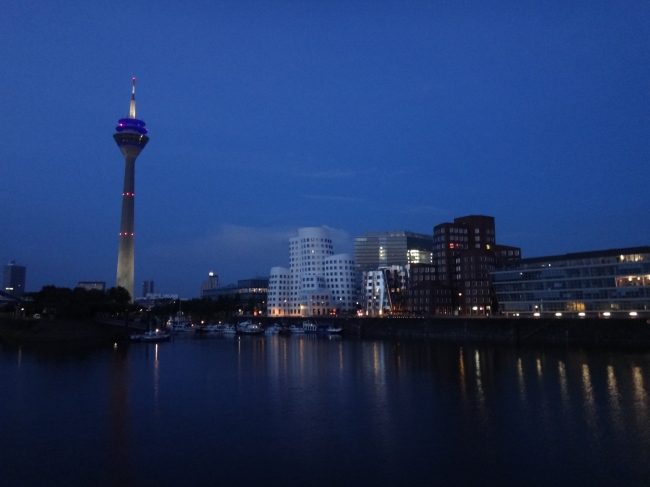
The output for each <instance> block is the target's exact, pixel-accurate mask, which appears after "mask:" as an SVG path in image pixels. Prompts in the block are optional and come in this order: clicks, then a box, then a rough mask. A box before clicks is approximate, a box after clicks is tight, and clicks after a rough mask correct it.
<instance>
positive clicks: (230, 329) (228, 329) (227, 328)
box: [223, 324, 237, 335]
mask: <svg viewBox="0 0 650 487" xmlns="http://www.w3.org/2000/svg"><path fill="white" fill-rule="evenodd" d="M223 334H224V335H236V334H237V328H235V325H228V324H225V325H223Z"/></svg>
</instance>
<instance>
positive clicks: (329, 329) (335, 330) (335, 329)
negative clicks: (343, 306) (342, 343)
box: [325, 325, 343, 335]
mask: <svg viewBox="0 0 650 487" xmlns="http://www.w3.org/2000/svg"><path fill="white" fill-rule="evenodd" d="M342 331H343V328H341V327H340V326H334V325H330V326H328V327H327V328H326V329H325V332H326V333H329V334H330V335H336V334H338V333H341V332H342Z"/></svg>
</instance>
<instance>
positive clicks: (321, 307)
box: [268, 227, 356, 316]
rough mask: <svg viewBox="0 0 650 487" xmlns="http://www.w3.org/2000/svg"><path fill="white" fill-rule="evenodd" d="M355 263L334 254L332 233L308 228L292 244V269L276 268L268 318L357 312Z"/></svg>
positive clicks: (290, 259) (293, 239)
mask: <svg viewBox="0 0 650 487" xmlns="http://www.w3.org/2000/svg"><path fill="white" fill-rule="evenodd" d="M354 274H355V271H354V261H353V259H352V256H350V255H349V254H334V246H333V245H332V240H331V239H330V234H329V230H328V229H327V228H325V227H307V228H301V229H299V230H298V236H297V237H293V238H291V239H290V240H289V268H285V267H273V268H272V269H271V275H270V277H269V292H268V314H269V315H271V316H274V315H275V316H285V315H286V316H318V315H327V314H330V313H332V312H350V311H352V310H356V292H355V290H356V282H355V281H356V280H355V276H354Z"/></svg>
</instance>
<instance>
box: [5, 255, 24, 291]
mask: <svg viewBox="0 0 650 487" xmlns="http://www.w3.org/2000/svg"><path fill="white" fill-rule="evenodd" d="M2 290H3V291H4V292H6V293H7V294H10V295H11V296H14V297H16V298H21V297H22V296H23V294H25V266H22V265H18V264H16V261H11V262H10V263H9V264H7V265H5V266H4V268H3V270H2Z"/></svg>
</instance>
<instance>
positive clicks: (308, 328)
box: [302, 321, 319, 333]
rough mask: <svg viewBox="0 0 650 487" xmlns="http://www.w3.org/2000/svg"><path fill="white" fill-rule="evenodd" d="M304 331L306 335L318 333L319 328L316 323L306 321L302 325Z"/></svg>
mask: <svg viewBox="0 0 650 487" xmlns="http://www.w3.org/2000/svg"><path fill="white" fill-rule="evenodd" d="M302 329H303V330H305V333H318V331H319V330H318V326H317V325H316V323H312V322H311V321H305V322H304V323H303V324H302Z"/></svg>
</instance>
